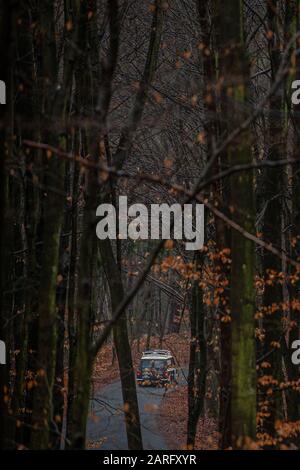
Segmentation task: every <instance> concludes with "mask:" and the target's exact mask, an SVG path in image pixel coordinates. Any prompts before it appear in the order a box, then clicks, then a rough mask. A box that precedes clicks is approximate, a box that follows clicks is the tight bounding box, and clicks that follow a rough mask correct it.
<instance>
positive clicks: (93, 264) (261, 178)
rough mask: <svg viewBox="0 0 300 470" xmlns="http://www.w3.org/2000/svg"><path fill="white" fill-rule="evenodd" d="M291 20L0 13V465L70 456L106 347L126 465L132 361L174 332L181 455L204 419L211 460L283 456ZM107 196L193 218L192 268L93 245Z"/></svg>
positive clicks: (162, 248) (288, 390) (122, 245)
mask: <svg viewBox="0 0 300 470" xmlns="http://www.w3.org/2000/svg"><path fill="white" fill-rule="evenodd" d="M299 15H300V2H299V1H298V0H286V1H284V0H241V1H237V0H222V1H221V0H154V1H152V0H24V1H19V0H5V1H3V0H2V1H1V2H0V58H1V64H0V67H1V69H0V72H1V75H0V79H1V80H3V81H4V82H5V84H6V93H7V97H6V105H1V106H0V113H1V117H0V134H1V135H0V156H1V158H0V165H1V169H0V177H1V183H0V190H1V193H0V219H1V220H0V226H1V232H0V239H1V246H0V248H1V250H0V267H1V276H0V284H1V286H0V292H1V301H0V339H1V341H3V342H5V344H6V365H1V366H0V382H1V383H0V395H1V396H0V399H1V401H0V408H1V410H0V443H1V444H0V447H1V448H2V449H14V448H18V449H49V448H50V449H84V448H86V423H87V418H88V413H89V401H90V395H91V383H92V377H93V371H94V364H95V360H96V358H99V354H100V352H101V351H102V349H103V348H104V347H106V346H107V345H108V344H113V352H114V357H113V358H112V360H113V361H115V363H116V364H118V368H119V377H120V378H119V380H120V382H121V386H122V393H123V400H124V415H125V422H126V433H127V439H128V447H129V449H142V448H143V442H142V437H141V424H140V410H139V407H138V402H137V392H136V383H135V370H134V367H133V359H132V344H133V343H134V342H135V343H136V342H139V341H141V340H142V339H144V340H145V338H146V343H147V347H151V341H152V339H153V338H156V339H158V341H159V344H160V345H161V346H164V337H165V336H166V335H168V334H170V333H172V334H175V335H181V334H182V332H184V333H185V334H186V333H187V340H186V341H187V343H188V344H187V347H188V349H189V362H188V364H187V367H188V375H187V401H188V411H187V413H188V416H187V427H186V433H185V440H184V442H182V447H183V448H188V449H193V448H194V446H195V435H196V428H197V423H198V421H199V419H200V418H201V417H202V416H203V413H204V412H205V413H207V414H209V415H211V416H213V418H214V420H215V423H216V429H217V432H218V448H220V449H229V448H234V449H273V448H275V449H296V448H299V447H300V379H299V366H297V365H295V364H293V363H292V360H291V356H292V351H293V350H292V344H293V342H294V341H295V340H297V339H300V329H299V327H300V261H299V259H300V258H299V256H300V252H299V251H300V194H299V189H300V180H299V175H300V173H299V171H300V164H299V161H300V160H299V147H300V107H299V106H297V105H293V104H292V100H291V94H292V88H291V84H292V82H293V81H294V80H296V79H300V50H299V45H300V23H299V21H300V16H299ZM119 195H127V196H128V201H129V203H130V204H132V203H143V204H145V205H146V206H147V205H149V204H151V203H163V202H166V203H169V204H171V203H174V202H179V203H180V204H183V203H186V202H193V201H194V202H198V203H204V205H205V245H204V247H203V249H201V250H198V251H195V252H192V251H186V250H185V246H184V243H183V242H181V241H179V240H169V241H167V242H165V241H159V240H149V241H147V240H136V241H132V240H129V239H128V240H121V239H118V240H109V239H106V240H99V239H98V238H97V237H96V224H97V217H96V208H97V207H98V205H99V204H100V203H102V202H110V203H113V204H114V205H115V206H117V202H118V197H119ZM99 380H100V383H101V376H100V377H99ZM108 432H109V431H108ZM204 432H205V430H204Z"/></svg>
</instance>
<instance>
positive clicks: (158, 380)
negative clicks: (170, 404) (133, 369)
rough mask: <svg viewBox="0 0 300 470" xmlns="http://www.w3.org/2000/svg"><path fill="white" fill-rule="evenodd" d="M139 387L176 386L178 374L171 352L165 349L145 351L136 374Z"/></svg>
mask: <svg viewBox="0 0 300 470" xmlns="http://www.w3.org/2000/svg"><path fill="white" fill-rule="evenodd" d="M136 376H137V377H136V378H137V383H138V385H140V386H141V385H149V386H159V385H167V384H176V383H177V379H178V372H177V369H176V366H175V360H174V357H173V356H172V354H171V352H170V351H168V350H165V349H151V350H148V351H144V352H143V355H142V357H141V360H140V366H139V368H138V370H137V374H136Z"/></svg>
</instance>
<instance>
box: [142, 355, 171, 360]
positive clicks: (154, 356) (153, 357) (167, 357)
mask: <svg viewBox="0 0 300 470" xmlns="http://www.w3.org/2000/svg"><path fill="white" fill-rule="evenodd" d="M171 358H172V356H160V355H159V354H157V355H153V356H150V355H149V356H142V357H141V360H142V359H154V360H157V359H159V360H160V361H166V360H167V359H171Z"/></svg>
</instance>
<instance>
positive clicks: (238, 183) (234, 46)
mask: <svg viewBox="0 0 300 470" xmlns="http://www.w3.org/2000/svg"><path fill="white" fill-rule="evenodd" d="M219 8H221V6H219ZM219 12H220V16H219V22H220V23H219V25H220V38H219V40H220V45H221V53H220V76H221V77H222V80H223V87H224V89H223V99H224V100H225V103H226V114H225V116H226V118H225V119H226V122H227V132H228V133H230V132H231V131H232V130H233V129H235V128H236V127H237V125H238V120H241V119H245V118H246V116H245V113H244V109H245V104H246V102H247V101H246V100H247V93H248V90H249V59H248V57H247V50H246V49H245V44H244V39H243V38H244V32H243V24H244V22H243V15H244V11H243V3H242V2H230V1H228V2H222V11H221V10H220V9H219ZM226 159H227V162H228V163H229V164H230V165H232V166H233V165H236V164H247V163H251V161H252V154H251V136H250V133H249V131H246V132H245V133H243V134H241V135H240V136H239V137H238V138H237V139H236V140H235V141H234V144H231V145H229V146H228V149H227V156H226ZM229 204H230V206H229V209H230V213H231V215H232V218H233V220H235V221H236V222H237V223H238V224H239V225H240V226H242V227H244V229H245V230H247V231H248V232H250V233H253V232H254V218H255V209H254V187H253V173H252V172H241V173H240V174H238V175H236V176H231V178H230V202H229ZM254 262H255V257H254V247H253V244H252V243H251V242H250V241H249V240H246V239H245V237H244V236H243V235H242V234H240V233H237V232H236V231H235V230H232V232H231V279H230V309H231V400H230V403H229V406H230V411H229V413H228V416H230V429H231V445H232V446H233V447H235V448H242V447H243V446H245V445H246V443H247V439H249V440H251V439H252V440H254V439H255V437H256V386H255V384H256V370H255V364H256V353H255V338H254V313H255V305H254ZM227 444H228V443H227Z"/></svg>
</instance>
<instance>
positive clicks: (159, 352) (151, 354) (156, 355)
mask: <svg viewBox="0 0 300 470" xmlns="http://www.w3.org/2000/svg"><path fill="white" fill-rule="evenodd" d="M172 357H173V356H172V354H171V353H170V351H168V350H166V349H149V350H148V351H144V352H143V355H142V359H154V360H157V359H160V360H166V359H172Z"/></svg>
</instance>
